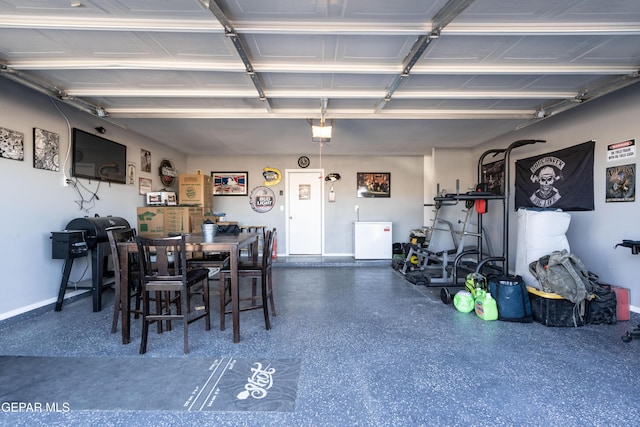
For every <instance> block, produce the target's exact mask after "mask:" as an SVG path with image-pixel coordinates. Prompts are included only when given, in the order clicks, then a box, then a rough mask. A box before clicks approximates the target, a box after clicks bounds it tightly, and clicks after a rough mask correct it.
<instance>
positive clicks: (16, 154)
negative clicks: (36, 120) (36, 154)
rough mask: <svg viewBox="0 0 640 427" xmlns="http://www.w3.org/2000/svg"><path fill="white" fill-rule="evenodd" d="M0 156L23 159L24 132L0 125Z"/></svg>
mask: <svg viewBox="0 0 640 427" xmlns="http://www.w3.org/2000/svg"><path fill="white" fill-rule="evenodd" d="M0 158H3V159H11V160H24V134H23V133H22V132H18V131H15V130H11V129H6V128H3V127H0Z"/></svg>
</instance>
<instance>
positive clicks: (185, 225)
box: [137, 206, 203, 237]
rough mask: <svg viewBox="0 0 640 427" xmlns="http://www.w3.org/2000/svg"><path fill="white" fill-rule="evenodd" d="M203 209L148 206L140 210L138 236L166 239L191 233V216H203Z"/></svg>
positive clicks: (138, 214)
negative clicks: (172, 235)
mask: <svg viewBox="0 0 640 427" xmlns="http://www.w3.org/2000/svg"><path fill="white" fill-rule="evenodd" d="M202 212H203V208H200V207H191V206H147V207H141V208H138V212H137V219H138V234H140V235H141V236H145V237H166V236H168V235H169V234H170V233H190V232H191V215H201V214H202Z"/></svg>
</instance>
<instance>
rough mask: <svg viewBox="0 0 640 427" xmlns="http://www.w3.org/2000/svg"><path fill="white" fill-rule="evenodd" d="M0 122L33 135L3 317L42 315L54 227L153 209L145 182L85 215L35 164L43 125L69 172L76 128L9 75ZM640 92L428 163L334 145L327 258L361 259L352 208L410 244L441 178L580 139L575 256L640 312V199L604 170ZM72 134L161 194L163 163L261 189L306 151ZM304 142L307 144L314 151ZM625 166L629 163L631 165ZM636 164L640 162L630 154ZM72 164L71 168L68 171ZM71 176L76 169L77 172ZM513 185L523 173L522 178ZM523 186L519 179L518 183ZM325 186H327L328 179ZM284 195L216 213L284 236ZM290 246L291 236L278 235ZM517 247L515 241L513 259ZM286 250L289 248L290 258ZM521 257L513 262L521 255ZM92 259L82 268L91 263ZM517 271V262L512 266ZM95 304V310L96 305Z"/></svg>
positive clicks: (434, 156) (14, 198)
mask: <svg viewBox="0 0 640 427" xmlns="http://www.w3.org/2000/svg"><path fill="white" fill-rule="evenodd" d="M636 86H637V85H636ZM0 93H1V94H2V96H1V97H0V127H3V128H8V129H11V130H15V131H19V132H22V133H23V134H24V137H25V138H24V139H25V144H24V145H25V160H24V161H15V160H8V159H0V170H1V171H2V172H3V177H4V178H5V179H4V180H3V183H2V188H3V191H2V194H3V196H4V197H3V202H2V209H0V239H1V240H2V242H3V245H2V249H0V251H1V252H0V263H1V265H0V267H1V268H2V272H3V280H2V282H0V293H1V295H2V298H0V320H2V319H5V318H9V317H12V316H15V315H17V314H20V313H23V312H26V311H29V310H33V309H35V308H38V307H41V306H44V305H47V304H50V303H52V302H54V301H55V298H56V295H57V291H58V288H59V285H60V278H61V274H62V267H63V262H62V261H60V260H52V259H51V242H50V238H49V237H50V233H51V231H58V230H61V229H63V228H64V227H65V225H66V224H67V223H68V222H69V221H70V220H71V219H73V218H76V217H80V216H84V215H91V216H93V215H94V214H99V215H102V216H105V215H114V216H121V217H124V218H125V219H127V220H128V221H129V222H130V223H131V224H132V225H134V226H135V224H136V218H135V212H136V207H138V206H141V205H143V203H144V199H143V196H140V195H139V194H138V187H137V185H136V186H127V185H111V186H109V185H106V184H102V185H101V186H100V188H99V189H98V190H97V192H98V195H99V197H100V200H98V201H96V203H95V206H92V207H91V208H89V209H87V210H84V211H83V210H80V209H79V206H78V204H77V201H78V200H79V196H78V194H77V193H76V191H75V189H74V188H73V187H63V185H62V180H63V172H62V171H60V172H51V171H45V170H39V169H34V168H33V137H32V133H33V128H34V127H39V128H43V129H46V130H49V131H52V132H56V133H58V134H59V135H60V136H61V144H60V156H61V160H60V162H61V166H62V165H63V164H64V161H65V158H66V157H67V151H68V148H69V140H70V138H69V133H68V128H67V123H66V122H65V119H64V118H63V116H62V115H61V113H60V112H59V111H58V110H57V109H56V108H55V107H54V105H53V104H52V103H51V101H50V99H49V98H48V97H46V96H44V95H41V94H38V93H35V92H33V91H31V90H28V89H25V88H23V87H21V86H19V85H17V84H15V83H13V82H11V81H8V80H6V79H0ZM638 101H640V86H638V87H631V88H629V89H626V90H624V91H622V92H619V93H617V94H615V95H614V96H609V97H607V98H603V99H601V100H596V101H593V102H592V103H588V104H586V105H584V106H581V107H579V108H577V109H575V110H573V111H571V112H568V113H565V114H562V115H561V116H558V117H553V118H550V119H547V120H545V121H543V122H541V123H539V124H537V125H535V126H530V127H528V128H525V129H523V130H521V131H519V132H514V133H513V134H510V135H507V136H505V137H502V138H498V139H496V140H494V141H490V142H488V143H487V144H485V146H482V147H479V148H477V149H475V150H447V149H438V150H433V151H432V152H431V154H430V155H427V156H425V157H401V156H399V157H387V158H377V157H367V156H363V157H338V156H331V154H330V147H327V148H326V149H325V150H324V155H323V157H322V165H321V166H322V168H323V169H324V170H325V173H330V172H337V173H340V175H341V176H342V180H341V181H338V182H336V183H335V184H334V188H335V191H336V195H337V199H336V200H337V201H336V202H335V203H325V215H326V227H327V235H326V236H325V253H326V254H328V255H330V254H351V253H352V250H353V249H352V237H351V223H352V222H353V221H354V220H355V212H354V205H355V204H358V205H360V208H361V210H360V220H362V221H377V220H381V221H392V222H393V223H394V231H393V240H394V241H399V242H404V241H407V240H408V235H409V232H410V230H411V229H412V228H416V227H419V226H421V225H423V224H428V222H429V218H430V216H431V211H432V207H430V206H426V207H425V206H423V204H425V203H426V204H429V203H430V202H431V201H432V197H433V195H434V194H435V191H436V186H437V183H440V188H441V189H446V190H447V191H455V182H456V179H459V180H460V190H461V191H466V190H467V189H468V188H470V187H472V186H473V185H474V184H475V181H476V162H477V158H478V156H479V155H480V153H482V152H483V151H485V150H486V149H487V148H499V147H506V146H507V145H509V144H510V143H511V142H513V141H515V140H517V139H523V138H542V139H546V140H547V141H548V142H547V144H545V145H544V146H530V147H525V148H522V149H519V150H517V151H514V152H513V156H512V159H513V160H514V161H515V160H517V159H519V158H525V157H529V156H532V155H535V154H540V153H544V152H547V151H554V150H557V149H560V148H564V147H569V146H572V145H575V144H579V143H581V142H584V141H587V140H590V139H595V140H597V144H596V156H595V168H594V177H595V188H594V191H595V199H596V209H595V211H593V212H573V213H572V214H571V215H572V223H571V226H570V229H569V233H568V238H569V242H570V244H571V247H572V250H573V252H575V253H576V254H577V255H578V256H579V257H580V258H581V259H582V260H583V261H584V262H585V264H586V265H587V267H588V268H589V269H591V270H592V271H594V272H595V273H597V274H599V275H600V277H601V278H602V279H603V280H604V281H606V282H609V283H613V284H617V285H620V286H625V287H628V288H630V289H631V303H632V309H634V310H635V311H640V283H638V280H637V272H638V271H640V270H639V269H640V265H638V260H639V259H640V258H638V256H633V255H631V254H630V251H629V250H628V249H622V248H618V249H613V246H614V245H615V244H616V243H618V242H619V241H621V240H622V239H634V240H637V239H640V235H639V233H640V232H639V229H638V226H637V221H636V220H635V218H636V217H637V216H638V214H640V209H639V208H638V202H633V203H605V202H604V185H605V184H604V183H605V170H606V167H608V166H611V165H613V164H615V163H612V164H609V163H607V162H606V159H605V151H606V145H607V144H609V143H613V142H618V141H623V140H626V139H629V138H635V137H636V134H637V130H638V125H637V117H638V114H639V113H640V106H638ZM61 110H62V112H63V113H64V115H65V116H66V117H68V119H69V121H70V123H71V126H72V127H78V128H81V129H84V130H86V131H89V132H92V131H93V128H94V127H96V126H104V127H105V128H106V129H107V134H106V135H105V137H107V138H109V139H112V140H115V141H118V142H120V143H124V144H126V145H127V147H128V157H129V160H130V161H133V162H135V163H136V164H137V168H138V177H140V176H142V177H147V178H151V179H153V181H154V186H153V188H154V189H160V186H159V182H158V177H157V170H158V166H159V163H160V161H161V160H162V159H165V158H167V159H170V160H172V161H174V163H175V164H176V167H177V169H178V172H179V173H193V172H194V171H195V170H196V169H201V170H202V171H203V173H210V172H211V171H214V170H222V171H225V170H226V171H229V170H241V171H248V172H249V187H250V188H253V187H255V186H258V185H261V184H262V179H261V175H262V169H263V168H264V167H275V168H279V169H280V170H281V171H282V172H283V173H284V171H285V170H286V169H296V168H297V156H292V157H278V156H260V157H238V158H219V157H216V156H211V157H210V158H200V157H196V156H190V157H187V156H186V155H183V154H180V153H178V152H177V151H175V150H172V149H170V148H168V147H165V146H162V145H159V144H156V143H154V142H152V141H150V140H148V139H146V138H144V137H141V136H139V135H136V134H133V133H131V132H128V131H126V130H124V129H122V128H120V127H117V126H115V125H112V124H111V123H108V122H106V121H102V120H100V119H98V118H95V117H93V116H90V115H87V114H85V113H82V112H79V111H77V110H75V109H73V108H71V107H68V106H65V105H61ZM304 144H309V145H308V146H306V145H304ZM141 148H144V149H147V150H150V151H151V153H152V162H153V165H152V173H142V172H140V170H139V168H140V158H139V157H140V149H141ZM316 150H317V147H316V146H313V145H311V143H310V142H307V141H301V153H300V154H301V155H303V154H304V155H308V156H309V157H310V158H311V166H310V167H311V168H319V167H320V158H319V156H318V155H314V154H313V153H314V152H316ZM625 163H626V162H625ZM629 163H636V159H635V158H634V159H630V161H629ZM68 168H69V164H68V163H67V164H66V169H67V170H68ZM377 171H383V172H387V171H388V172H391V184H392V189H391V196H392V197H391V198H390V199H358V198H356V195H355V174H356V172H377ZM67 174H68V173H67ZM512 180H513V177H512ZM80 182H81V183H82V184H83V185H85V186H86V187H87V190H83V192H84V194H85V196H87V194H88V192H89V191H96V189H97V184H96V183H89V182H88V181H86V180H81V181H80ZM511 185H512V186H513V182H512V183H511ZM325 186H326V188H325V189H326V190H327V191H328V189H329V184H325ZM273 189H274V191H275V193H276V197H277V198H278V200H277V202H276V203H277V207H276V209H274V210H272V211H270V212H268V213H265V214H258V213H255V212H253V211H252V210H251V208H250V206H249V200H248V198H246V197H228V196H227V197H218V198H216V199H215V200H214V207H215V210H218V211H223V212H226V213H227V214H228V216H229V219H231V220H237V221H239V222H240V223H251V224H264V225H267V226H274V227H278V230H279V233H284V230H285V228H286V227H285V218H284V212H283V211H280V210H279V206H280V205H284V200H283V196H282V197H281V196H279V192H280V190H282V191H283V194H284V182H281V183H280V184H278V185H276V186H274V187H273ZM499 213H500V209H490V212H489V214H487V217H486V220H485V222H486V224H488V225H489V226H491V225H492V223H493V227H490V233H491V234H492V240H493V241H496V242H500V241H501V233H500V231H501V227H500V226H499V224H500V223H501V218H500V215H499ZM511 225H512V227H511V229H510V233H509V235H510V236H512V238H513V237H515V225H516V222H515V213H512V218H511ZM280 236H281V238H280V239H279V246H280V244H282V243H281V242H284V241H286V239H284V237H285V236H284V235H280ZM514 245H515V242H514V241H513V242H512V244H511V248H512V254H514V253H515V247H514ZM284 252H285V248H281V247H280V249H279V253H284ZM512 259H513V256H512ZM87 261H88V259H86V260H84V259H82V260H78V261H77V262H76V265H75V266H74V270H73V271H72V274H71V281H72V282H78V281H83V280H84V281H86V280H87V279H90V268H89V271H85V269H86V267H87V266H88V262H87ZM83 263H84V264H83ZM511 264H512V265H513V261H512V263H511ZM87 309H90V306H89V305H87Z"/></svg>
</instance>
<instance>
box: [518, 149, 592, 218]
mask: <svg viewBox="0 0 640 427" xmlns="http://www.w3.org/2000/svg"><path fill="white" fill-rule="evenodd" d="M594 147H595V142H594V141H589V142H585V143H583V144H580V145H576V146H573V147H569V148H566V149H563V150H559V151H554V152H553V153H547V154H543V155H541V156H536V157H529V158H527V159H522V160H518V161H517V162H516V182H515V186H516V193H515V208H516V209H518V208H541V209H546V208H550V209H562V210H565V211H588V210H593V203H594V202H593V152H594Z"/></svg>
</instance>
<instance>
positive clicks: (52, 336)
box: [0, 266, 640, 426]
mask: <svg viewBox="0 0 640 427" xmlns="http://www.w3.org/2000/svg"><path fill="white" fill-rule="evenodd" d="M273 274H274V282H275V284H276V304H277V310H278V316H277V317H275V318H274V319H273V321H272V325H273V329H272V330H271V331H266V330H265V329H264V322H263V319H262V318H261V313H260V312H259V311H254V312H245V313H242V314H241V342H240V343H238V344H233V343H232V339H231V328H230V327H227V330H226V331H223V332H222V331H220V330H219V329H218V321H217V316H216V315H214V316H213V325H212V330H211V331H208V332H207V331H205V330H204V326H203V325H202V324H199V323H194V324H193V325H191V327H190V337H189V343H190V353H189V354H188V355H187V356H184V355H183V354H182V335H181V328H180V327H179V326H178V327H176V328H174V331H172V332H170V333H164V334H162V335H157V334H152V335H151V336H150V341H149V347H148V352H147V354H145V355H144V356H140V355H139V354H138V345H139V342H140V338H139V336H140V328H139V322H136V321H134V325H133V329H132V338H133V342H132V343H131V344H129V345H122V344H121V343H120V335H119V333H118V334H111V333H110V332H109V330H110V324H111V314H112V306H111V305H109V301H111V300H112V297H111V295H110V293H108V294H107V295H105V298H106V300H107V303H106V305H105V309H104V310H102V311H101V312H98V313H93V312H92V311H91V300H90V299H89V298H84V299H79V300H76V301H74V302H71V303H65V305H64V307H63V310H62V312H54V311H47V312H44V313H40V314H37V315H32V316H23V317H21V318H20V319H19V321H15V320H14V321H12V322H6V321H5V322H3V323H0V328H2V329H0V351H1V354H2V355H42V356H87V357H104V358H130V357H135V358H158V357H164V358H167V357H170V358H182V357H189V358H207V357H220V356H223V357H240V358H242V357H256V356H257V357H266V358H296V359H300V361H301V365H300V375H299V379H298V390H297V399H296V405H295V410H294V411H292V412H197V413H194V412H186V411H184V412H182V411H115V410H114V411H110V410H107V411H85V410H82V411H80V410H74V409H73V408H72V407H71V408H70V409H71V410H70V411H69V412H65V413H52V412H49V413H46V412H43V413H33V412H29V413H24V412H23V413H16V412H11V411H10V410H8V409H9V408H8V407H7V406H6V405H4V403H3V407H2V410H1V412H0V425H7V426H9V425H10V426H17V425H25V426H35V425H48V426H55V425H60V426H69V425H127V426H129V425H137V426H143V425H153V426H173V425H181V426H185V425H215V426H274V425H277V426H355V425H360V426H413V425H425V426H431V425H434V426H442V425H492V426H502V425H504V426H515V425H518V426H520V425H540V426H548V425H558V426H559V425H562V426H585V425H615V426H626V425H637V424H638V420H639V419H640V409H639V406H640V405H638V403H637V402H638V397H639V396H640V375H638V374H639V373H640V340H637V341H636V340H634V341H632V342H631V343H623V342H622V340H621V339H620V337H621V336H622V335H623V334H624V333H625V332H626V331H627V330H628V329H629V328H631V327H632V326H633V325H634V324H635V323H638V316H637V315H634V318H633V320H632V322H619V323H618V324H617V325H613V326H610V325H601V326H596V325H593V326H585V327H580V328H547V327H545V326H542V325H540V324H537V323H532V324H517V323H505V322H484V321H482V320H480V319H479V318H477V317H476V316H475V315H474V314H462V313H458V312H456V311H455V309H454V308H453V307H452V306H451V305H444V304H443V303H442V302H441V301H440V297H439V288H425V287H416V286H414V285H412V284H410V283H409V282H407V281H406V280H404V278H403V277H402V276H401V275H399V274H398V273H397V272H395V271H393V270H392V269H391V268H389V267H362V266H348V267H333V266H331V267H322V268H276V269H274V271H273ZM213 297H214V298H215V297H216V295H213ZM214 301H215V299H214ZM112 365H113V364H109V366H112ZM104 375H105V378H108V377H109V375H110V373H109V372H108V371H105V372H104ZM1 380H2V372H0V381H1ZM177 380H179V376H177ZM60 381H64V378H60ZM146 387H165V388H167V392H168V393H171V389H170V384H154V383H153V381H152V380H151V381H150V383H149V384H140V388H141V392H142V390H144V388H146ZM132 398H133V396H132ZM51 400H52V401H57V400H60V401H64V396H51Z"/></svg>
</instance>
